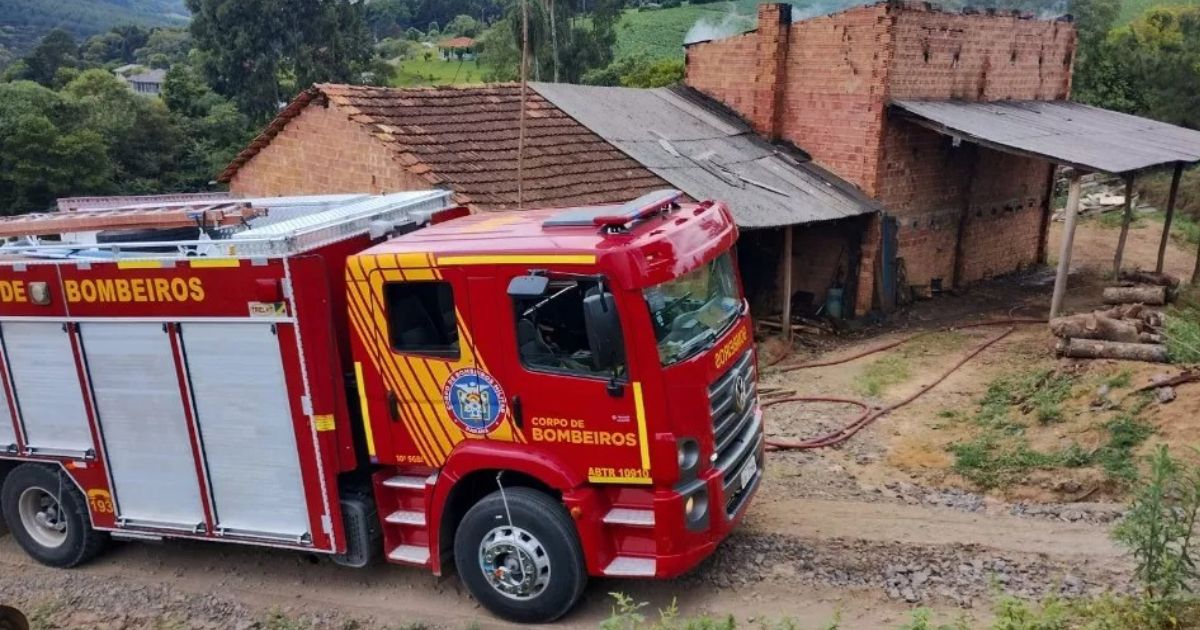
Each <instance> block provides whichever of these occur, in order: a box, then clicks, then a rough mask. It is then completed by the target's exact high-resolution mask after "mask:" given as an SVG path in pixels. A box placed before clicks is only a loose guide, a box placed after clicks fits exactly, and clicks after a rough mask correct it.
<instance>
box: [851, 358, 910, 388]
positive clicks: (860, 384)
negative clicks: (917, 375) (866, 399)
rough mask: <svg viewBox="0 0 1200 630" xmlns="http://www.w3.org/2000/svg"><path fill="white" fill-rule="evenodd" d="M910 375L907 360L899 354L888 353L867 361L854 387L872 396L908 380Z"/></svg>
mask: <svg viewBox="0 0 1200 630" xmlns="http://www.w3.org/2000/svg"><path fill="white" fill-rule="evenodd" d="M911 375H912V370H911V369H910V366H909V364H908V361H906V360H905V359H903V358H901V357H899V356H895V355H888V356H885V357H883V358H880V359H876V360H875V361H872V362H871V363H868V364H867V365H866V367H864V368H863V370H862V373H861V374H859V376H858V380H857V381H856V382H855V387H856V388H857V389H858V391H859V392H860V393H862V394H863V395H866V396H870V397H872V398H874V397H877V396H879V395H880V394H882V393H883V391H884V390H885V389H887V388H888V387H891V386H892V385H895V384H897V383H903V382H904V381H906V380H908V378H909V376H911Z"/></svg>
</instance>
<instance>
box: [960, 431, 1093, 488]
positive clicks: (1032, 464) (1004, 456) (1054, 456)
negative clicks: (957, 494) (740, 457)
mask: <svg viewBox="0 0 1200 630" xmlns="http://www.w3.org/2000/svg"><path fill="white" fill-rule="evenodd" d="M950 452H951V453H953V454H954V458H955V459H954V471H955V472H957V473H958V474H960V475H962V476H963V477H965V478H966V479H968V480H969V481H971V482H972V483H974V484H976V485H978V486H979V487H981V488H983V489H985V490H990V489H993V488H1000V487H1003V486H1007V485H1011V484H1012V483H1014V482H1016V481H1018V480H1019V479H1020V478H1021V477H1022V476H1024V475H1025V474H1027V473H1028V472H1030V471H1032V470H1047V469H1054V468H1082V467H1084V466H1088V465H1090V464H1091V463H1092V456H1091V454H1090V453H1088V452H1087V451H1085V450H1084V449H1083V448H1082V447H1081V446H1079V445H1078V444H1072V445H1071V446H1068V447H1066V448H1063V449H1060V450H1058V451H1053V452H1049V453H1044V452H1041V451H1036V450H1033V449H1032V448H1030V446H1029V442H1028V440H1026V439H1025V438H1024V437H1023V436H997V435H995V434H994V433H985V434H983V435H981V436H979V437H977V438H975V439H973V440H970V441H968V442H959V443H957V444H952V445H951V446H950Z"/></svg>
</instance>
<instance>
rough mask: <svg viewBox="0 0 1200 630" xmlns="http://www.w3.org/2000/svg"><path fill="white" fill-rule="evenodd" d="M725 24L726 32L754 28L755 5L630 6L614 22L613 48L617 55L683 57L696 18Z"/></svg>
mask: <svg viewBox="0 0 1200 630" xmlns="http://www.w3.org/2000/svg"><path fill="white" fill-rule="evenodd" d="M700 20H703V21H705V22H708V23H711V24H714V25H718V24H723V25H724V26H726V27H727V32H729V33H735V32H738V31H743V30H749V29H752V28H754V25H755V22H756V21H757V19H756V18H755V13H754V9H753V8H750V9H749V10H748V11H747V10H742V8H741V7H740V6H738V3H734V2H714V3H711V4H696V5H684V6H681V7H674V8H670V9H642V10H638V9H630V10H627V11H626V12H625V13H624V14H623V15H622V16H621V21H620V22H619V23H618V24H617V45H616V46H615V48H614V50H613V52H614V54H615V55H616V57H617V58H618V59H621V58H625V57H644V58H646V59H652V60H653V59H683V40H684V37H685V36H686V35H687V32H688V30H690V29H691V28H692V26H693V25H694V24H696V22H698V21H700Z"/></svg>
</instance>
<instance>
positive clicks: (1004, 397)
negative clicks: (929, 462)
mask: <svg viewBox="0 0 1200 630" xmlns="http://www.w3.org/2000/svg"><path fill="white" fill-rule="evenodd" d="M1078 380H1079V377H1078V376H1076V375H1074V374H1065V373H1060V372H1057V371H1055V370H1037V371H1032V372H1026V373H1018V374H1012V375H1008V376H1003V377H1000V378H998V379H996V380H994V381H992V383H991V384H990V385H989V386H988V390H987V392H986V393H985V394H984V396H983V398H982V399H981V400H980V404H979V410H978V411H977V412H976V413H975V416H974V417H973V419H972V420H973V423H974V424H975V425H976V426H977V427H979V429H980V430H981V431H980V433H979V434H978V435H977V436H975V437H974V438H972V439H969V440H965V441H962V442H957V443H955V444H952V445H950V447H949V450H950V452H951V453H953V454H954V466H953V468H954V471H955V472H957V473H958V474H960V475H962V476H963V477H964V478H966V479H967V480H969V481H971V482H972V483H975V484H976V485H978V486H980V487H981V488H984V489H987V490H990V489H994V488H1000V487H1004V486H1007V485H1011V484H1013V483H1015V482H1017V481H1019V480H1020V479H1021V478H1022V477H1023V476H1025V475H1026V474H1028V473H1029V472H1030V471H1033V470H1053V469H1059V468H1083V467H1087V466H1100V467H1101V468H1103V469H1104V471H1105V474H1107V475H1108V477H1109V478H1110V479H1113V480H1115V481H1118V482H1121V483H1124V484H1128V483H1130V482H1132V481H1134V480H1136V479H1137V467H1136V466H1135V464H1134V462H1133V453H1134V450H1135V449H1136V448H1137V447H1138V446H1139V445H1141V444H1142V442H1145V441H1146V438H1148V437H1150V435H1151V434H1152V433H1153V432H1154V428H1153V427H1151V426H1150V425H1148V424H1146V423H1145V422H1143V421H1142V420H1141V419H1140V418H1141V415H1142V412H1143V411H1145V409H1146V408H1147V407H1148V406H1149V404H1150V402H1151V398H1150V396H1148V395H1143V396H1139V397H1137V398H1136V399H1135V401H1134V403H1133V406H1132V407H1130V408H1129V409H1128V410H1124V409H1118V410H1117V411H1116V415H1114V416H1113V418H1112V419H1110V420H1109V421H1107V422H1106V423H1105V424H1104V428H1105V430H1106V431H1107V432H1108V441H1107V442H1106V443H1105V444H1104V445H1103V446H1101V447H1099V448H1097V449H1095V450H1093V451H1088V450H1087V449H1084V448H1083V447H1082V446H1080V445H1079V444H1071V445H1070V446H1067V447H1064V448H1061V449H1058V450H1055V451H1048V452H1047V451H1038V450H1036V449H1034V448H1033V447H1031V446H1030V444H1029V440H1028V438H1027V437H1026V436H1025V431H1026V429H1028V428H1029V427H1028V426H1027V425H1026V424H1025V423H1022V422H1020V421H1019V420H1017V419H1014V417H1013V414H1012V412H1013V410H1019V411H1021V412H1022V415H1030V416H1033V418H1035V419H1036V420H1037V422H1038V423H1039V424H1043V425H1044V424H1048V423H1052V422H1059V421H1061V420H1062V419H1063V404H1064V403H1065V402H1066V401H1067V400H1068V399H1069V398H1070V397H1071V393H1072V390H1073V389H1074V386H1075V384H1076V383H1077V382H1078ZM1131 381H1132V373H1129V372H1127V371H1123V372H1121V373H1118V374H1116V375H1113V376H1111V377H1109V378H1108V379H1107V382H1109V383H1110V384H1112V386H1114V387H1124V386H1128V385H1129V383H1130V382H1131Z"/></svg>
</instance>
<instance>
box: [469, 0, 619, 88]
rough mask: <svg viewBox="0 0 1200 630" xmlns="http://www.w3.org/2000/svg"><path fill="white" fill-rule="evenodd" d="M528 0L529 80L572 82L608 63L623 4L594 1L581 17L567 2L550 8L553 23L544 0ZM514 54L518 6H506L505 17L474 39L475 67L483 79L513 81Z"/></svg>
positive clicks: (518, 39) (517, 48) (517, 47)
mask: <svg viewBox="0 0 1200 630" xmlns="http://www.w3.org/2000/svg"><path fill="white" fill-rule="evenodd" d="M528 1H529V48H530V55H531V57H532V59H531V63H532V66H533V69H532V77H533V78H534V79H535V80H543V81H544V80H549V79H551V78H553V77H555V76H557V77H558V80H560V81H563V82H566V83H578V82H579V81H580V80H581V79H582V77H583V75H584V74H586V73H587V72H588V71H591V70H596V69H600V68H605V67H607V66H608V65H609V64H610V63H611V62H612V59H613V46H614V45H615V44H616V41H617V33H616V26H617V22H618V21H619V20H620V17H621V8H622V7H623V0H595V2H594V3H593V4H592V11H591V12H590V13H587V14H584V13H581V12H579V11H578V7H577V6H574V5H573V3H559V4H556V5H555V11H554V12H553V15H554V20H553V24H552V23H551V17H550V16H551V11H550V5H549V3H548V2H549V0H528ZM585 17H586V18H589V19H584V18H585ZM555 42H557V47H556V46H555ZM520 50H521V16H520V11H519V4H518V5H514V6H513V7H512V8H510V10H509V13H508V16H507V17H506V19H504V20H501V21H499V22H497V23H496V24H493V25H492V27H491V28H489V29H488V30H487V31H485V32H484V33H483V35H482V36H481V38H480V43H479V63H480V65H481V66H482V67H483V69H484V80H485V81H492V80H512V79H513V78H515V75H516V73H517V69H518V68H517V66H518V64H519V60H520ZM556 53H557V54H556ZM556 70H557V72H556Z"/></svg>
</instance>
